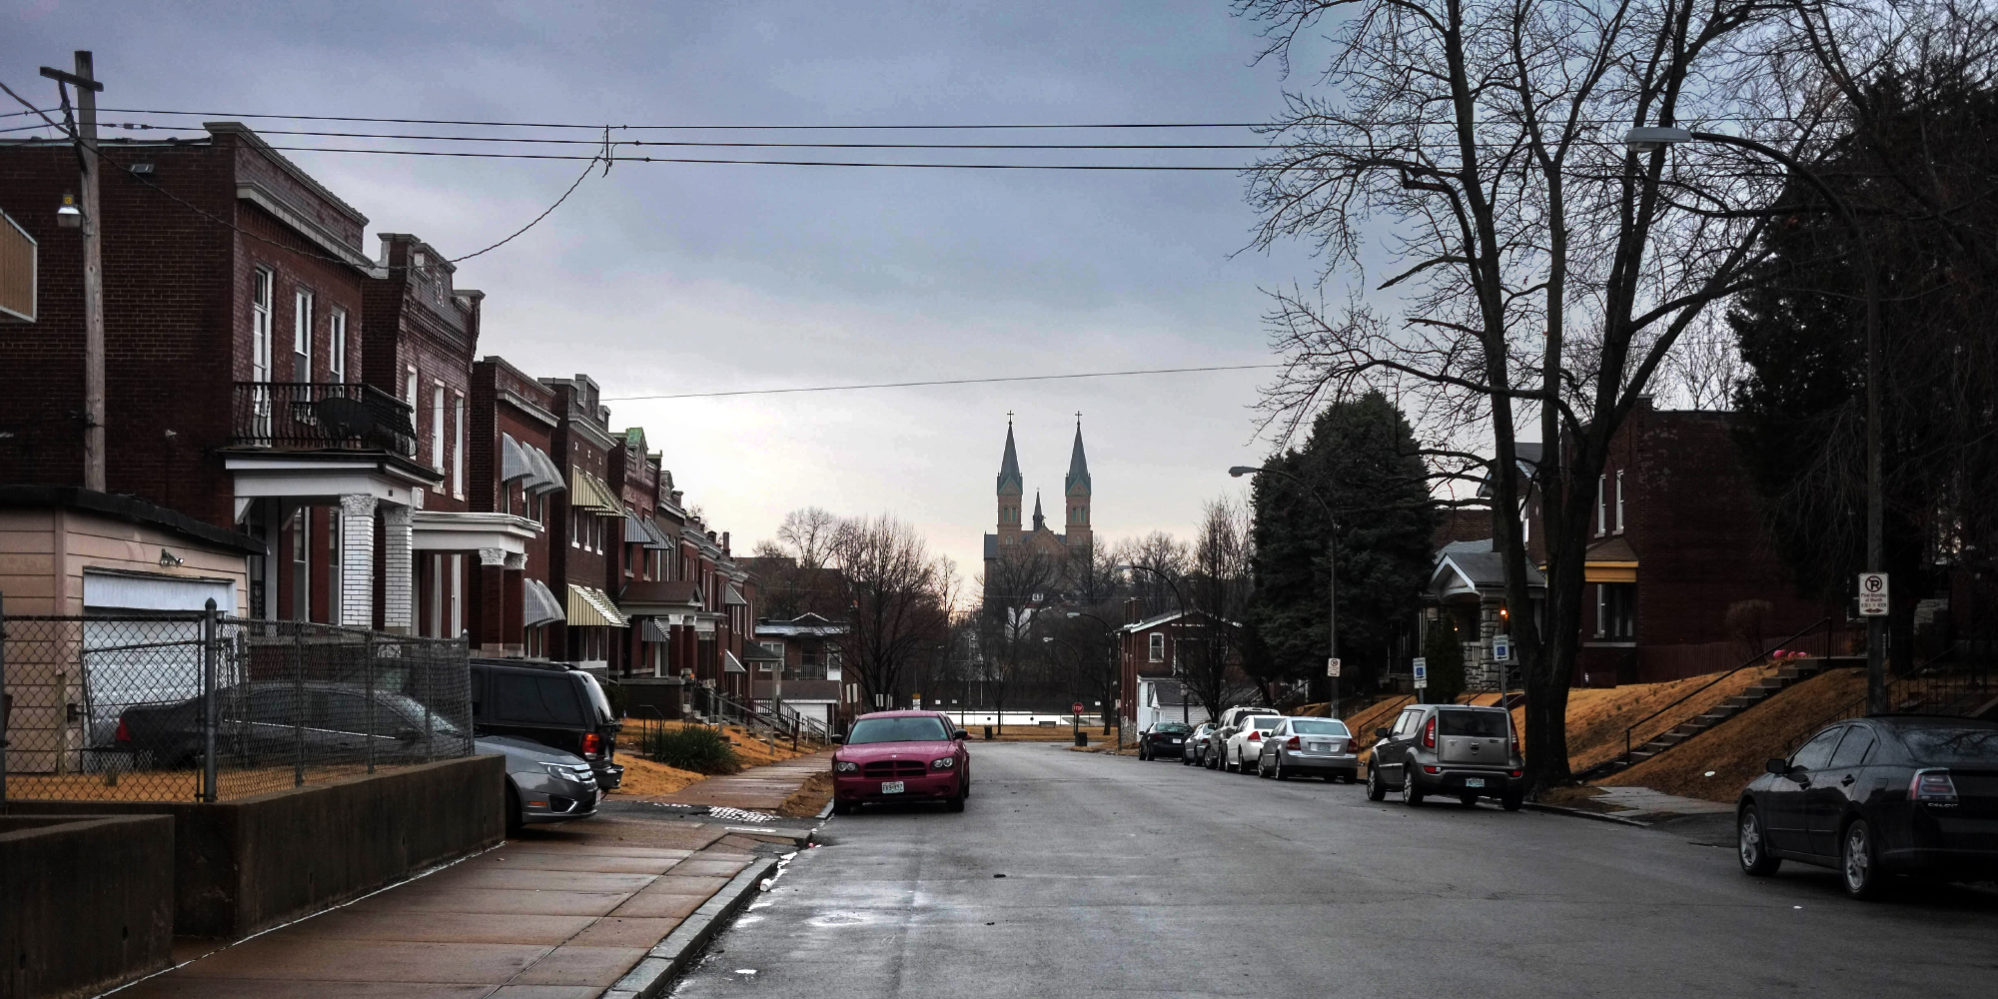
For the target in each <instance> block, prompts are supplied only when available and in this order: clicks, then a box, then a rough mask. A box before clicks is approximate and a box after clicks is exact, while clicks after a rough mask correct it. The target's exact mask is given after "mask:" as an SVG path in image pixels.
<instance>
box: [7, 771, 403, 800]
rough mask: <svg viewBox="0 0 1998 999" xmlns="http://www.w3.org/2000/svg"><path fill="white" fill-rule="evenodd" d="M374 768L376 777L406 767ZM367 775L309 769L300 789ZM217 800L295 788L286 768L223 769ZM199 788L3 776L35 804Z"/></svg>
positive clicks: (182, 776) (173, 779)
mask: <svg viewBox="0 0 1998 999" xmlns="http://www.w3.org/2000/svg"><path fill="white" fill-rule="evenodd" d="M419 765H420V764H407V765H398V766H386V765H380V764H378V765H376V767H375V773H376V774H377V775H380V774H387V773H395V772H396V771H398V770H402V769H406V767H407V766H419ZM366 776H368V768H367V765H366V764H364V763H355V764H343V765H339V766H311V767H307V768H306V769H305V786H306V787H311V786H313V785H316V784H332V783H335V782H338V781H342V780H347V779H349V778H354V777H366ZM217 778H218V779H217V783H218V784H219V785H220V787H219V788H218V789H217V794H216V800H218V801H241V800H242V799H244V798H254V797H256V796H258V795H260V794H272V793H275V792H279V791H289V790H291V789H292V788H294V787H296V786H298V785H297V783H296V781H295V780H294V777H293V770H292V768H291V767H289V766H283V767H260V768H257V769H254V770H245V769H228V768H225V769H223V770H222V771H221V772H220V773H219V774H217ZM200 786H201V774H200V772H199V771H196V770H133V771H127V772H125V773H96V774H20V773H10V774H8V775H7V797H9V798H13V799H21V800H39V801H194V800H196V792H197V790H198V789H199V788H200Z"/></svg>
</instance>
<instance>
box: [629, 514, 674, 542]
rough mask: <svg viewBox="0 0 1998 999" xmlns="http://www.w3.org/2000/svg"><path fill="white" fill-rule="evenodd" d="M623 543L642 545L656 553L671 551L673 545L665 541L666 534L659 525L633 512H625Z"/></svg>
mask: <svg viewBox="0 0 1998 999" xmlns="http://www.w3.org/2000/svg"><path fill="white" fill-rule="evenodd" d="M624 543H625V544H628V545H641V544H642V545H644V546H645V547H647V548H651V549H654V550H657V551H672V550H673V543H672V542H670V541H668V540H666V534H665V532H664V531H661V530H660V529H659V525H657V524H655V523H653V522H652V521H651V520H650V519H649V518H646V517H641V516H639V515H638V512H637V511H635V510H627V511H625V514H624Z"/></svg>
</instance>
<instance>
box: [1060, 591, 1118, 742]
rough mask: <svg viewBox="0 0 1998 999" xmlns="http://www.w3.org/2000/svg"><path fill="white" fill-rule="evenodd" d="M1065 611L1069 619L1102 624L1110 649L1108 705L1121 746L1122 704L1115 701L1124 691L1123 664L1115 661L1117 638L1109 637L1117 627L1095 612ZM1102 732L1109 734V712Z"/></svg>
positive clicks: (1104, 718) (1105, 716)
mask: <svg viewBox="0 0 1998 999" xmlns="http://www.w3.org/2000/svg"><path fill="white" fill-rule="evenodd" d="M1066 613H1067V615H1068V617H1069V619H1070V620H1073V619H1075V618H1078V617H1086V618H1088V619H1090V620H1091V621H1094V622H1096V623H1097V624H1100V625H1102V626H1103V637H1104V638H1105V639H1107V640H1108V642H1109V646H1110V650H1109V651H1110V660H1109V662H1110V707H1111V710H1112V711H1113V712H1114V713H1115V714H1116V716H1117V744H1118V745H1119V746H1122V745H1123V744H1124V706H1123V705H1122V704H1119V703H1117V702H1118V700H1119V698H1121V697H1122V696H1123V693H1124V690H1123V688H1124V682H1123V681H1124V678H1123V672H1124V671H1123V669H1122V668H1121V667H1122V665H1123V664H1122V663H1120V662H1118V661H1117V640H1116V639H1115V638H1113V637H1111V636H1113V635H1115V634H1116V633H1117V628H1116V626H1115V625H1112V624H1111V623H1110V622H1108V621H1105V620H1103V619H1102V618H1101V617H1098V616H1097V615H1095V614H1091V613H1089V612H1088V611H1075V610H1072V611H1068V612H1066ZM1103 734H1105V735H1108V734H1110V715H1109V714H1105V715H1104V716H1103Z"/></svg>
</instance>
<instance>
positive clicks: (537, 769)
mask: <svg viewBox="0 0 1998 999" xmlns="http://www.w3.org/2000/svg"><path fill="white" fill-rule="evenodd" d="M472 751H473V752H475V753H479V754H481V755H493V756H504V757H506V826H507V830H508V831H509V832H511V831H514V830H518V829H519V828H520V827H521V826H524V825H528V824H530V823H537V822H567V821H569V820H571V819H583V818H588V817H590V816H592V815H595V814H597V802H599V801H601V800H602V799H603V792H602V791H600V790H598V789H597V777H596V774H595V772H593V771H592V770H591V769H590V765H589V763H587V762H585V761H584V760H583V758H582V757H580V756H577V755H575V754H574V753H565V752H563V751H561V750H559V749H556V748H555V747H553V746H545V745H542V744H541V743H538V742H534V741H532V740H529V739H522V738H519V737H517V736H511V735H489V736H486V737H484V738H481V739H475V740H473V741H472Z"/></svg>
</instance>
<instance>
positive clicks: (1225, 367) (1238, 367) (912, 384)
mask: <svg viewBox="0 0 1998 999" xmlns="http://www.w3.org/2000/svg"><path fill="white" fill-rule="evenodd" d="M1283 366H1284V365H1281V364H1207V365H1200V366H1196V367H1188V368H1133V369H1129V370H1124V371H1078V372H1070V373H1067V374H1059V375H1004V376H994V377H989V378H930V379H922V380H918V381H906V382H864V383H860V384H853V385H810V386H803V387H795V388H765V389H731V390H726V391H721V392H675V393H670V394H665V395H619V396H605V397H604V401H605V402H662V401H666V400H671V399H720V398H727V397H731V396H747V395H795V394H799V393H806V392H857V391H861V390H863V389H896V388H927V387H931V386H941V385H995V384H999V383H1003V382H1052V381H1069V380H1073V379H1077V378H1131V377H1137V376H1141V375H1181V374H1195V373H1199V372H1208V371H1261V370H1267V369H1270V368H1281V367H1283Z"/></svg>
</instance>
